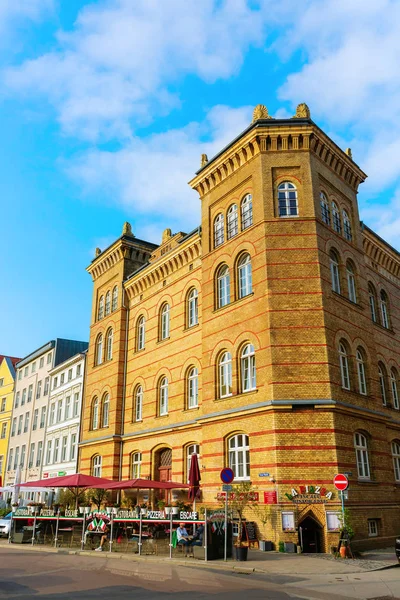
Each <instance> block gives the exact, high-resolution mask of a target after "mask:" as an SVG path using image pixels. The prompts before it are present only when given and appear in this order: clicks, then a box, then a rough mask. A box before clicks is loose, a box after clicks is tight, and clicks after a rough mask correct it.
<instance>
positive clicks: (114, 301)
mask: <svg viewBox="0 0 400 600" xmlns="http://www.w3.org/2000/svg"><path fill="white" fill-rule="evenodd" d="M117 308H118V286H117V285H116V286H114V289H113V293H112V306H111V310H112V312H114V310H117Z"/></svg>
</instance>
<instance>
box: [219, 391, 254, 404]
mask: <svg viewBox="0 0 400 600" xmlns="http://www.w3.org/2000/svg"><path fill="white" fill-rule="evenodd" d="M257 393H258V388H255V389H254V390H249V391H248V392H239V393H238V394H229V396H223V397H222V398H214V402H221V401H222V400H227V399H228V398H239V397H240V396H247V395H248V394H257Z"/></svg>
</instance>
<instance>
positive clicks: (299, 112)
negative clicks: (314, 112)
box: [292, 102, 311, 119]
mask: <svg viewBox="0 0 400 600" xmlns="http://www.w3.org/2000/svg"><path fill="white" fill-rule="evenodd" d="M292 118H293V119H311V113H310V109H309V107H308V105H307V104H306V103H305V102H301V104H298V105H297V108H296V114H295V115H293V117H292Z"/></svg>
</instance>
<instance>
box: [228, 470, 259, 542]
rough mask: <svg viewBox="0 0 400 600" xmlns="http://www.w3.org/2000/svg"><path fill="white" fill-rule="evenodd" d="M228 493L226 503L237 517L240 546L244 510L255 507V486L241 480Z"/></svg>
mask: <svg viewBox="0 0 400 600" xmlns="http://www.w3.org/2000/svg"><path fill="white" fill-rule="evenodd" d="M228 494H229V495H228V505H229V507H230V508H231V510H232V511H233V513H234V514H235V513H236V514H237V516H238V517H239V523H238V531H239V535H238V537H237V545H238V546H240V545H241V544H242V530H243V518H244V512H245V510H246V509H248V508H251V509H255V508H256V507H257V502H256V501H255V500H254V498H255V488H254V487H253V486H252V484H251V483H250V481H243V482H241V483H238V484H236V485H233V486H232V492H228ZM223 503H224V502H223ZM224 504H225V503H224Z"/></svg>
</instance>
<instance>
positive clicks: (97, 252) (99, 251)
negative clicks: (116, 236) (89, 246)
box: [94, 248, 101, 258]
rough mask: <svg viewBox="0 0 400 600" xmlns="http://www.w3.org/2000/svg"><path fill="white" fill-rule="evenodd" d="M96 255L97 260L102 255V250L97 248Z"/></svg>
mask: <svg viewBox="0 0 400 600" xmlns="http://www.w3.org/2000/svg"><path fill="white" fill-rule="evenodd" d="M94 253H95V256H96V258H97V257H98V256H100V254H101V250H100V248H96V250H95V252H94Z"/></svg>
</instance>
